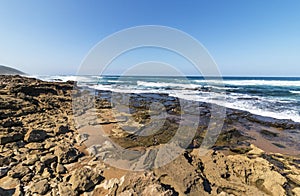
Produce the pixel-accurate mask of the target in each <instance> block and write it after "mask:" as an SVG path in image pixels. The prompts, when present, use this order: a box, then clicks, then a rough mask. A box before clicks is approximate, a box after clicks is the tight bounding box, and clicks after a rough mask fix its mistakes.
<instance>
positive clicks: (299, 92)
mask: <svg viewBox="0 0 300 196" xmlns="http://www.w3.org/2000/svg"><path fill="white" fill-rule="evenodd" d="M290 93H293V94H300V91H290Z"/></svg>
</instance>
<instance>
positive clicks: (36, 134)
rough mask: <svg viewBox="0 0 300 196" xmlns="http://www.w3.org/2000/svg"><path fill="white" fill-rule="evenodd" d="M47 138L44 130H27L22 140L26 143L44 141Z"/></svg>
mask: <svg viewBox="0 0 300 196" xmlns="http://www.w3.org/2000/svg"><path fill="white" fill-rule="evenodd" d="M46 137H47V132H46V131H44V130H38V129H32V130H29V131H28V132H27V133H26V135H25V137H24V140H25V141H26V142H40V141H43V140H45V139H46Z"/></svg>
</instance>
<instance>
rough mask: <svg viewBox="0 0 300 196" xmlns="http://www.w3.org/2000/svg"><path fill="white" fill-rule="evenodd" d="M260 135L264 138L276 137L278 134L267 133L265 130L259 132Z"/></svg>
mask: <svg viewBox="0 0 300 196" xmlns="http://www.w3.org/2000/svg"><path fill="white" fill-rule="evenodd" d="M260 134H262V135H263V136H266V137H278V133H274V132H272V131H268V130H265V129H263V130H261V131H260Z"/></svg>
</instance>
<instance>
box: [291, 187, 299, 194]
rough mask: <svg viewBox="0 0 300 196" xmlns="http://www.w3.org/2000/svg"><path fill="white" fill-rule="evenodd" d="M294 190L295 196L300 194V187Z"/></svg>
mask: <svg viewBox="0 0 300 196" xmlns="http://www.w3.org/2000/svg"><path fill="white" fill-rule="evenodd" d="M292 192H293V193H294V194H295V196H300V187H296V188H294V189H293V190H292Z"/></svg>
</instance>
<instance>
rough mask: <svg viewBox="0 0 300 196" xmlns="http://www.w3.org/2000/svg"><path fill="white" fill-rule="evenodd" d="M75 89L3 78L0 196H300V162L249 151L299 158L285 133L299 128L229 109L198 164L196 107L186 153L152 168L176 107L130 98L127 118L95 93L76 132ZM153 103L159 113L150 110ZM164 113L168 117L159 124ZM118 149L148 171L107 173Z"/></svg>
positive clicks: (80, 113)
mask: <svg viewBox="0 0 300 196" xmlns="http://www.w3.org/2000/svg"><path fill="white" fill-rule="evenodd" d="M73 85H74V83H73V82H65V83H64V82H61V83H57V82H44V81H40V80H37V79H34V78H24V77H20V76H1V78H0V86H1V88H0V195H60V196H64V195H71V196H72V195H93V196H97V195H165V196H167V195H168V196H169V195H299V192H300V190H299V187H300V167H299V163H300V159H299V158H297V156H294V157H293V156H288V155H283V154H282V153H281V154H280V153H271V152H265V151H264V150H263V149H260V148H257V147H256V146H255V145H253V144H252V143H255V142H257V141H258V138H257V137H258V136H259V139H263V142H264V143H263V144H264V145H269V146H270V149H271V150H275V152H276V150H281V151H282V152H287V154H289V152H292V151H291V150H290V149H294V151H297V149H298V147H299V145H298V143H295V141H294V138H292V137H289V136H290V135H288V134H289V132H288V131H289V130H291V129H294V128H297V127H298V126H299V125H298V124H296V123H292V122H287V121H278V122H277V121H274V119H273V120H272V119H260V117H257V116H253V115H252V114H249V113H245V112H242V111H237V110H228V111H227V114H228V117H227V119H226V120H225V125H224V128H223V130H222V133H221V134H220V135H219V136H218V138H216V143H215V145H214V146H212V148H211V149H210V150H208V151H207V153H206V154H205V155H202V154H201V156H200V154H199V147H200V146H201V142H202V140H203V139H204V137H205V134H206V133H207V132H206V131H207V123H208V122H209V118H210V112H209V108H210V107H209V105H207V104H204V103H199V104H198V106H199V107H200V108H201V111H200V116H201V118H200V119H199V117H198V116H196V118H193V116H192V115H194V114H195V113H196V110H195V108H192V107H191V108H188V109H187V110H186V112H188V113H189V114H191V117H192V118H191V119H189V121H187V122H186V127H185V128H186V129H185V130H186V132H188V131H189V125H190V124H191V123H194V122H195V120H199V126H198V129H197V132H196V134H195V136H194V138H193V140H192V141H191V143H190V144H189V145H187V149H186V150H184V151H182V153H180V154H179V156H178V157H177V158H176V159H175V160H174V161H171V162H169V163H168V164H167V165H164V166H162V167H159V168H152V167H151V166H155V164H153V161H154V160H155V155H156V154H155V153H156V152H157V151H156V148H160V147H161V146H162V145H164V144H166V143H168V141H169V140H170V139H171V138H172V137H174V134H175V133H176V130H177V129H178V127H179V120H180V117H181V115H182V111H181V108H180V107H179V106H178V104H179V100H178V99H176V98H174V97H169V96H167V95H164V94H161V95H157V94H156V95H153V94H140V95H133V97H132V98H131V104H130V110H129V111H126V110H123V106H122V102H121V101H120V104H119V105H118V107H119V108H117V109H116V108H114V107H113V106H114V105H113V104H112V103H111V102H110V101H109V98H110V95H111V92H108V91H100V92H98V97H96V100H95V108H93V110H90V108H83V109H82V110H76V111H75V114H74V115H75V116H76V117H79V120H81V122H80V126H79V127H75V124H74V116H73V111H72V99H71V94H72V93H76V90H73ZM74 91H75V92H74ZM87 94H88V93H87ZM123 96H128V95H122V94H116V97H115V98H116V99H119V100H123V98H124V97H123ZM155 100H156V101H158V102H160V103H163V105H164V106H165V110H163V109H162V108H160V107H157V108H156V107H152V106H151V107H150V106H149V104H150V103H151V102H153V101H155ZM89 101H92V99H90V98H88V95H87V100H86V102H89ZM150 105H151V104H150ZM74 107H77V106H74ZM95 113H96V115H90V114H95ZM164 113H167V114H168V115H169V116H168V118H167V119H166V120H165V121H162V120H161V119H162V117H163V115H164ZM260 122H261V123H260ZM145 125H147V126H145ZM158 125H161V127H160V129H157V127H158ZM97 126H101V127H102V128H103V129H102V131H103V138H99V137H96V136H97V135H99V133H98V132H97V129H93V128H95V127H97ZM79 128H80V129H79ZM84 130H88V131H87V132H86V131H84ZM285 130H287V132H285V134H283V132H284V131H285ZM253 133H256V134H253ZM184 136H186V134H184V135H182V136H180V140H181V141H184V140H185V137H184ZM105 137H109V139H110V142H108V141H107V140H105ZM101 139H103V140H101ZM95 142H96V143H97V142H99V143H100V144H101V145H100V144H98V145H94V144H95ZM113 142H114V143H115V144H113ZM273 143H275V144H277V146H276V145H273ZM89 144H91V145H89ZM116 144H118V145H119V146H121V147H123V148H124V149H131V150H133V151H134V152H140V154H141V155H142V156H141V157H140V161H141V162H143V163H142V164H145V165H147V164H148V166H149V167H146V168H147V170H146V171H140V172H130V171H126V170H122V169H118V168H114V167H112V166H111V165H108V164H107V162H106V160H107V159H109V158H111V157H114V156H115V155H114V154H113V153H114V151H112V149H114V148H115V146H117V145H116ZM257 144H259V143H257ZM279 145H281V147H279ZM282 146H284V147H282ZM147 149H150V151H147ZM271 150H270V151H271ZM281 151H280V152H281ZM121 152H123V151H120V152H119V154H118V155H119V156H120V155H121V156H128V157H127V158H128V159H134V158H135V156H136V155H137V153H132V154H122V153H121ZM151 164H153V165H151ZM138 166H140V165H138V164H136V165H133V166H132V168H139V167H138Z"/></svg>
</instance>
